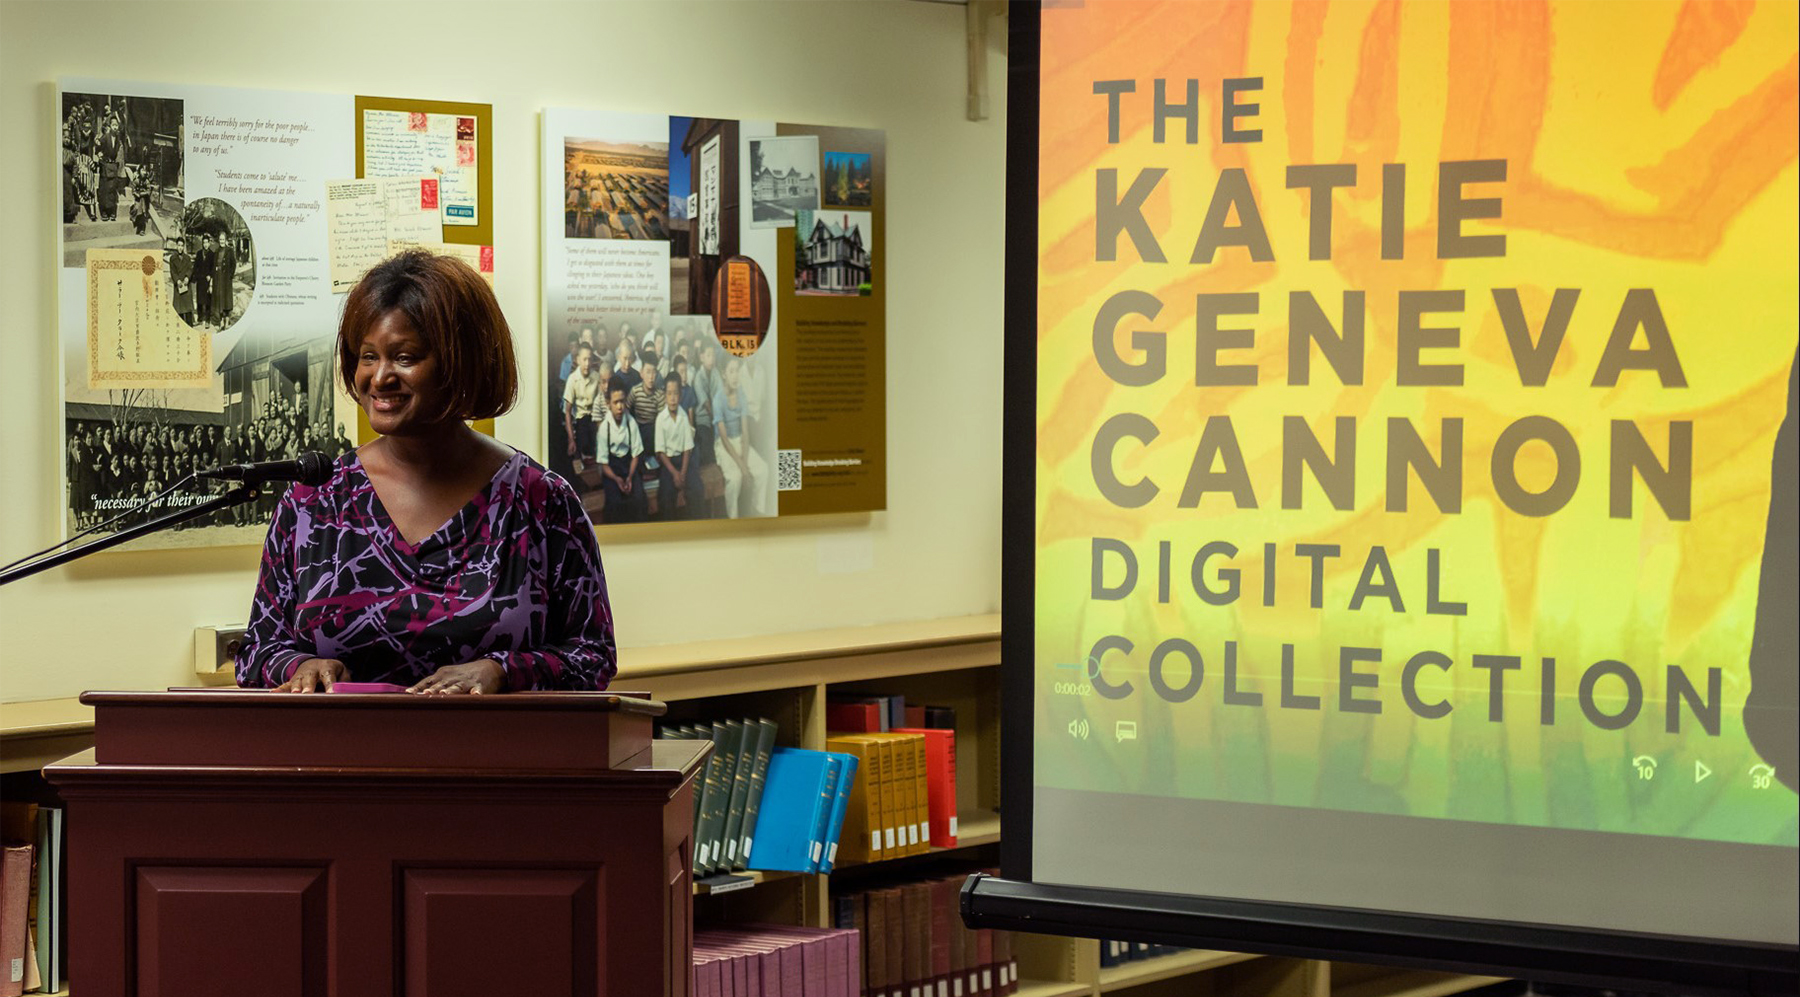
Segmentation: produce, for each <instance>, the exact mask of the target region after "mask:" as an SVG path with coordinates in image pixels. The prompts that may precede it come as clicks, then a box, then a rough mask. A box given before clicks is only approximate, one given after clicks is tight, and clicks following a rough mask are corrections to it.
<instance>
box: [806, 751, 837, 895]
mask: <svg viewBox="0 0 1800 997" xmlns="http://www.w3.org/2000/svg"><path fill="white" fill-rule="evenodd" d="M820 754H822V755H824V756H825V764H826V765H827V766H828V767H829V771H828V772H827V773H826V776H825V786H826V788H825V792H824V795H823V796H821V797H820V799H819V812H818V813H817V814H816V815H814V817H813V826H812V835H811V837H810V838H809V839H808V842H807V846H806V860H807V862H808V863H810V865H809V867H808V868H807V870H806V871H807V872H823V871H824V863H825V846H826V845H827V844H829V843H830V842H829V841H828V840H827V839H826V837H825V836H826V835H827V834H829V833H831V811H832V810H833V809H835V808H836V807H837V805H838V792H837V787H838V783H840V782H843V781H844V756H843V755H842V754H838V753H835V752H830V751H822V752H820Z"/></svg>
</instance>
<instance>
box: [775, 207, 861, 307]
mask: <svg viewBox="0 0 1800 997" xmlns="http://www.w3.org/2000/svg"><path fill="white" fill-rule="evenodd" d="M874 246H875V216H874V215H872V214H870V213H869V212H867V211H837V210H834V209H831V208H825V209H823V210H820V211H801V212H799V213H798V214H797V215H796V216H795V221H794V291H795V293H797V294H830V295H866V294H870V293H872V292H873V290H874V286H875V285H874V273H875V268H874V264H873V258H872V255H871V254H872V252H873V250H874Z"/></svg>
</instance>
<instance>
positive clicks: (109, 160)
mask: <svg viewBox="0 0 1800 997" xmlns="http://www.w3.org/2000/svg"><path fill="white" fill-rule="evenodd" d="M62 98H63V99H62V108H61V114H62V221H63V260H62V264H63V266H65V267H83V266H86V265H87V251H88V250H89V249H150V250H155V249H161V248H163V245H164V242H165V240H166V239H167V238H168V237H169V232H170V229H171V228H173V227H174V226H175V225H176V224H177V222H178V220H179V219H180V217H181V211H182V206H183V202H184V194H183V190H184V187H183V180H182V166H183V160H182V102H181V101H180V100H176V99H172V98H164V97H128V96H118V95H113V94H91V93H64V94H63V95H62Z"/></svg>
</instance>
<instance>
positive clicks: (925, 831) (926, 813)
mask: <svg viewBox="0 0 1800 997" xmlns="http://www.w3.org/2000/svg"><path fill="white" fill-rule="evenodd" d="M906 738H907V740H908V741H910V742H911V743H912V749H913V799H915V800H917V801H918V810H917V811H916V813H915V815H914V817H913V820H914V821H915V822H916V823H917V825H918V828H919V851H921V852H926V851H930V850H931V786H930V784H929V782H928V779H927V776H928V774H929V772H930V766H929V765H927V764H926V763H925V735H923V734H908V735H906Z"/></svg>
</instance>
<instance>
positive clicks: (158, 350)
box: [87, 249, 213, 388]
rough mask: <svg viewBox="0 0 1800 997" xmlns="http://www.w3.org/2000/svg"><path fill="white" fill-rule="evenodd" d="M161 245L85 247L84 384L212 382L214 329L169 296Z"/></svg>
mask: <svg viewBox="0 0 1800 997" xmlns="http://www.w3.org/2000/svg"><path fill="white" fill-rule="evenodd" d="M166 266H167V264H166V263H164V262H163V256H162V252H161V251H160V250H154V251H147V250H142V249H90V250H88V251H87V288H88V294H87V303H88V313H87V325H88V336H87V386H88V387H90V388H112V387H118V388H192V387H206V386H208V385H210V384H211V383H212V378H213V365H212V336H211V335H209V334H207V333H203V332H196V331H195V330H193V329H191V328H189V327H188V326H187V324H186V323H184V322H182V321H181V317H180V316H178V315H176V314H175V309H174V307H173V306H172V305H171V304H170V303H169V292H168V275H167V273H166V272H165V268H166Z"/></svg>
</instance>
